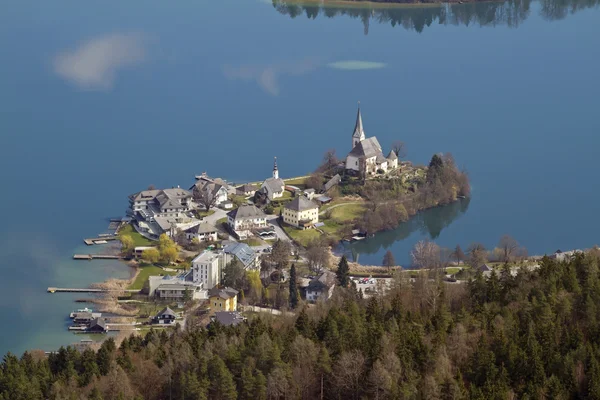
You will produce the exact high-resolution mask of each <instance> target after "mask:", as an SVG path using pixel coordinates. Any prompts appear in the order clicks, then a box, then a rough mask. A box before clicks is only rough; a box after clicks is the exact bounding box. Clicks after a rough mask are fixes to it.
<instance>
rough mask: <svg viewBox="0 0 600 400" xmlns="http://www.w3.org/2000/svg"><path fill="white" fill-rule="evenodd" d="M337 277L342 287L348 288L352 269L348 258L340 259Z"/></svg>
mask: <svg viewBox="0 0 600 400" xmlns="http://www.w3.org/2000/svg"><path fill="white" fill-rule="evenodd" d="M336 275H337V279H338V283H339V284H340V286H341V287H344V288H345V287H348V283H350V267H349V266H348V260H347V259H346V256H342V258H341V259H340V263H339V264H338V269H337V272H336Z"/></svg>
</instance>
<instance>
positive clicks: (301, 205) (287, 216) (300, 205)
mask: <svg viewBox="0 0 600 400" xmlns="http://www.w3.org/2000/svg"><path fill="white" fill-rule="evenodd" d="M282 216H283V222H285V223H286V224H289V225H293V226H296V227H298V228H306V227H308V226H311V225H313V224H316V223H317V222H319V206H318V205H316V204H315V203H313V202H312V201H311V200H309V199H308V198H306V197H305V196H298V197H296V198H295V199H294V200H292V201H290V202H289V203H287V204H286V205H285V207H284V208H283V213H282Z"/></svg>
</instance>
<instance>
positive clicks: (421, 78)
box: [0, 0, 600, 353]
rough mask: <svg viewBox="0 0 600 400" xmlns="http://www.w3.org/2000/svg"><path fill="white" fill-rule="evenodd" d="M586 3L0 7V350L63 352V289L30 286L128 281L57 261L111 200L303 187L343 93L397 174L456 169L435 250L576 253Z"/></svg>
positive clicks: (592, 65)
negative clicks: (438, 161)
mask: <svg viewBox="0 0 600 400" xmlns="http://www.w3.org/2000/svg"><path fill="white" fill-rule="evenodd" d="M595 4H596V3H594V2H587V3H583V2H579V3H577V2H552V1H544V2H541V3H540V2H531V3H529V2H521V3H504V4H503V5H502V4H501V5H499V4H493V3H492V4H485V5H483V4H478V5H471V4H469V5H463V6H453V7H452V8H450V9H447V8H441V7H439V8H411V9H401V10H394V11H387V12H384V11H376V10H370V9H359V10H357V9H352V10H346V9H326V10H320V9H318V8H314V7H308V8H304V9H303V8H301V7H300V8H294V7H292V8H291V9H290V8H289V7H287V8H286V7H281V6H278V7H277V8H276V7H274V6H273V5H272V4H270V3H265V2H260V1H249V0H224V1H218V2H193V1H179V2H175V3H173V2H169V3H166V2H160V1H155V0H151V1H145V2H141V1H131V2H126V3H119V4H117V3H109V4H106V3H99V2H98V3H94V4H89V3H86V4H84V3H81V2H76V1H72V0H59V1H58V2H53V3H47V4H46V3H43V4H42V3H40V2H34V1H32V0H19V1H16V0H9V1H8V2H5V4H4V7H3V11H2V13H0V55H1V60H2V68H1V70H2V73H1V74H0V132H1V135H2V136H1V137H2V145H1V146H0V184H1V186H0V187H2V195H1V196H0V210H2V211H4V213H3V219H2V222H3V223H2V224H1V225H0V254H2V260H1V261H0V271H1V272H2V277H3V281H2V291H0V307H1V311H2V313H3V314H4V315H10V316H11V317H12V318H11V323H10V324H8V325H5V326H4V328H3V330H2V331H1V332H0V353H4V352H6V351H8V350H10V351H13V352H21V351H23V350H25V349H27V348H32V347H35V348H43V349H45V350H52V349H54V348H56V347H57V346H59V345H61V344H65V343H69V342H71V341H73V340H74V339H75V340H77V339H78V338H74V337H73V335H70V334H68V333H67V332H66V330H65V322H66V321H65V317H66V315H67V314H68V312H69V311H71V310H72V309H73V308H75V307H77V305H76V304H75V303H73V302H72V300H73V296H70V295H49V294H47V293H46V292H45V290H46V287H48V286H58V285H60V286H75V285H87V284H88V283H91V282H94V281H98V280H102V279H104V278H106V277H109V276H122V277H125V276H128V274H129V273H130V271H129V270H128V268H126V267H124V266H123V265H122V264H120V263H118V262H117V263H116V262H101V261H95V262H92V263H85V262H84V263H82V262H73V261H71V260H70V257H71V255H72V254H73V253H75V252H77V251H78V250H80V251H81V249H78V246H80V244H81V243H82V242H81V240H82V238H83V237H85V236H90V235H95V234H97V233H99V232H101V231H103V230H104V229H105V228H106V226H107V224H108V222H107V220H106V218H108V217H113V216H119V215H123V213H124V210H125V208H126V206H127V197H126V196H127V195H128V194H130V193H131V192H134V191H137V190H140V189H143V188H145V187H147V186H148V185H149V184H154V185H156V186H163V187H164V186H167V187H168V186H174V185H181V186H186V185H190V184H191V183H192V181H193V176H194V174H198V173H200V172H202V171H207V172H208V173H209V174H211V175H220V176H222V177H224V178H229V179H231V180H234V181H236V180H238V181H242V180H258V179H263V178H264V177H266V176H268V175H269V174H270V170H271V165H272V164H271V163H272V157H273V156H277V157H278V161H279V167H280V173H281V175H282V176H284V177H285V176H294V175H301V174H305V173H307V172H309V171H311V170H312V169H313V168H314V166H315V165H316V164H317V163H318V162H319V161H320V159H321V157H322V154H323V153H324V151H325V150H326V149H328V148H335V149H337V151H338V154H339V155H345V153H346V152H348V151H349V150H350V149H349V147H350V143H351V142H350V135H351V133H352V128H353V122H354V116H355V107H356V102H357V101H358V100H360V101H361V105H362V109H363V119H364V124H365V130H366V132H367V135H376V136H377V137H378V139H379V141H380V142H381V143H382V144H383V146H384V147H385V148H386V150H387V149H388V148H389V145H390V144H391V143H392V141H394V140H396V139H400V140H403V141H405V142H406V143H407V149H408V156H409V159H411V160H413V161H415V162H417V163H427V162H428V160H429V158H430V157H431V155H432V154H433V153H436V152H440V151H444V152H452V153H453V154H454V156H455V158H456V159H457V161H458V163H459V164H460V165H463V166H464V167H466V168H467V169H468V170H469V172H470V176H471V180H472V185H473V197H472V199H471V201H470V203H469V205H468V208H467V209H466V211H465V212H462V213H459V214H458V215H457V216H456V217H454V218H452V219H451V221H450V222H449V223H448V224H447V226H445V227H443V228H441V230H440V229H439V228H438V229H434V231H439V234H438V235H437V236H436V238H435V239H436V240H437V241H438V242H440V243H441V244H442V245H445V246H454V245H455V244H456V243H460V244H461V245H463V246H464V247H466V245H468V243H469V242H471V241H481V242H483V243H485V244H486V245H488V246H492V245H494V244H495V243H496V241H497V240H498V238H499V237H500V236H501V235H502V234H504V233H511V234H512V235H513V236H515V237H516V238H517V239H518V240H519V241H521V242H522V243H523V244H524V245H526V246H527V247H528V248H529V250H530V253H543V252H546V251H553V250H555V249H556V248H575V247H586V246H591V245H593V244H595V243H596V241H597V239H596V236H595V229H594V227H595V225H597V222H598V221H597V218H598V217H596V213H595V211H596V209H597V207H595V198H596V197H597V195H598V190H597V189H596V186H597V185H595V184H594V182H595V178H596V170H597V168H596V152H597V151H596V147H597V145H598V140H599V139H598V136H597V133H598V131H599V130H600V121H599V120H598V118H597V112H598V108H599V107H598V106H599V104H598V90H599V89H600V83H599V81H598V76H597V71H598V70H600V54H599V51H598V46H597V42H598V40H597V39H598V37H600V24H598V19H599V17H600V11H599V9H598V7H597V6H596V5H595ZM291 16H295V17H294V18H291ZM365 33H367V34H365ZM336 66H338V67H337V68H336ZM339 66H345V67H346V68H339ZM374 66H377V68H374ZM434 222H435V221H434ZM417 225H418V224H417ZM400 229H401V230H402V229H404V228H400ZM430 235H431V234H430V233H429V231H428V230H425V231H423V230H422V229H420V228H419V229H412V228H411V229H407V231H406V232H404V233H402V234H397V235H396V234H394V233H386V234H383V235H382V236H381V237H382V239H381V244H380V245H376V244H375V245H372V246H371V245H370V244H367V243H364V244H360V246H364V247H360V246H358V247H357V248H356V249H355V250H356V251H357V252H359V253H360V256H359V260H360V261H361V262H365V263H380V262H381V259H382V257H383V253H384V252H385V249H386V248H390V249H392V251H393V252H394V254H395V256H396V259H397V261H399V262H404V261H405V260H408V249H409V248H410V247H411V246H412V245H413V244H414V243H415V242H416V241H417V240H419V239H421V238H423V237H429V236H430Z"/></svg>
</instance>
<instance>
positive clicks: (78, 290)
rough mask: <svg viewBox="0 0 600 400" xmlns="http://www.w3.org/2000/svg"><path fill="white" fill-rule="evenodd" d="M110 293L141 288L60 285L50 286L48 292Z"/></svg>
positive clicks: (134, 290)
mask: <svg viewBox="0 0 600 400" xmlns="http://www.w3.org/2000/svg"><path fill="white" fill-rule="evenodd" d="M57 292H58V293H61V292H62V293H109V292H129V293H137V292H139V290H136V289H124V290H112V289H110V290H109V289H91V288H87V289H85V288H82V289H80V288H58V287H49V288H48V293H57Z"/></svg>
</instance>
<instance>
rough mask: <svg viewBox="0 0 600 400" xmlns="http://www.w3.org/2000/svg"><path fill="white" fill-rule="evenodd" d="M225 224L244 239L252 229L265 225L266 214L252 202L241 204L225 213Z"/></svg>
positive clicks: (250, 233)
mask: <svg viewBox="0 0 600 400" xmlns="http://www.w3.org/2000/svg"><path fill="white" fill-rule="evenodd" d="M227 224H228V225H229V227H230V228H231V230H232V231H233V232H234V233H235V234H236V235H237V236H238V237H239V238H240V239H245V238H247V237H248V236H250V235H252V231H254V230H256V229H260V228H265V227H266V226H267V216H266V214H265V213H264V212H262V211H261V210H260V209H259V208H257V207H256V206H255V205H254V204H242V205H241V206H240V207H239V208H236V209H235V210H232V211H229V212H228V213H227Z"/></svg>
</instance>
